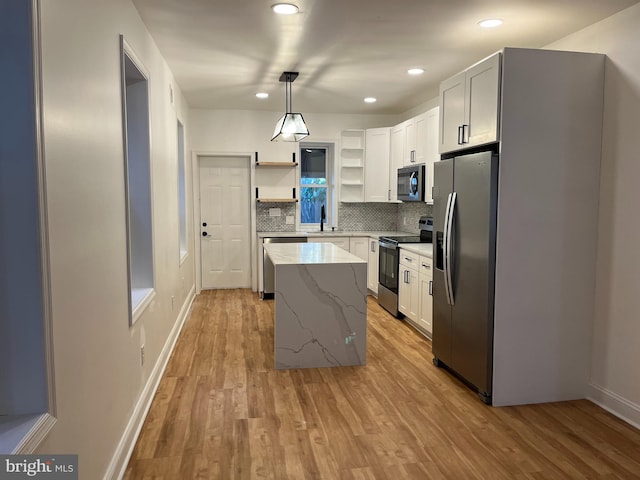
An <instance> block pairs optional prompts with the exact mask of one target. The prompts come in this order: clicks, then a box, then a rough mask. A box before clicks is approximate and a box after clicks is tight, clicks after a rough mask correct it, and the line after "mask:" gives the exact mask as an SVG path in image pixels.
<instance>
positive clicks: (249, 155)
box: [191, 150, 258, 294]
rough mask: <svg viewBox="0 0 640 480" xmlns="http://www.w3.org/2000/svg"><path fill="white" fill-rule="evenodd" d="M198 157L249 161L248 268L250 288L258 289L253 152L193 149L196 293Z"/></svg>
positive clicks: (198, 264) (199, 262) (199, 261)
mask: <svg viewBox="0 0 640 480" xmlns="http://www.w3.org/2000/svg"><path fill="white" fill-rule="evenodd" d="M200 157H226V158H229V157H232V158H237V159H238V161H246V162H248V163H249V165H248V166H249V176H250V178H249V191H248V192H247V195H249V205H250V209H249V215H250V219H249V220H250V223H251V225H250V229H251V231H250V232H249V236H250V243H249V245H250V250H251V251H250V255H251V257H250V259H249V262H250V268H251V290H253V291H254V292H256V291H257V290H258V273H257V269H256V245H257V238H256V202H255V199H254V198H253V197H252V196H251V192H253V191H255V188H256V185H255V152H219V151H195V150H194V151H193V152H192V153H191V172H192V177H191V178H192V179H193V180H192V182H193V183H192V189H191V190H192V192H193V232H192V233H193V238H194V239H196V238H197V239H198V243H197V245H194V253H195V274H196V294H199V293H200V292H201V291H202V258H201V254H200Z"/></svg>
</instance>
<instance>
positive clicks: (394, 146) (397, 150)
mask: <svg viewBox="0 0 640 480" xmlns="http://www.w3.org/2000/svg"><path fill="white" fill-rule="evenodd" d="M404 141H405V131H404V125H403V124H402V123H401V124H399V125H396V126H395V127H391V139H390V142H389V143H390V148H389V201H391V202H396V201H398V169H399V168H400V167H402V166H404Z"/></svg>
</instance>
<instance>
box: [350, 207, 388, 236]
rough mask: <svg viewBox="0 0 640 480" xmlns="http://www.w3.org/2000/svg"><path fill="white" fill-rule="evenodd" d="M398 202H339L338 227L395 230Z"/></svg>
mask: <svg viewBox="0 0 640 480" xmlns="http://www.w3.org/2000/svg"><path fill="white" fill-rule="evenodd" d="M397 222H398V204H396V203H340V204H339V205H338V228H339V229H340V230H344V231H346V232H354V231H370V230H389V231H391V230H396V226H397V225H396V224H397Z"/></svg>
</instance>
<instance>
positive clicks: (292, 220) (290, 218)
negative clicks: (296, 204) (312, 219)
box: [285, 215, 295, 225]
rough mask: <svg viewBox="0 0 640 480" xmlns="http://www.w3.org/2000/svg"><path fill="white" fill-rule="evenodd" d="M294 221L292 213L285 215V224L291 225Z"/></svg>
mask: <svg viewBox="0 0 640 480" xmlns="http://www.w3.org/2000/svg"><path fill="white" fill-rule="evenodd" d="M294 221H295V218H294V217H293V215H287V217H286V218H285V223H286V224H287V225H293V222H294Z"/></svg>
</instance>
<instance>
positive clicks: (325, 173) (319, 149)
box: [300, 144, 333, 226]
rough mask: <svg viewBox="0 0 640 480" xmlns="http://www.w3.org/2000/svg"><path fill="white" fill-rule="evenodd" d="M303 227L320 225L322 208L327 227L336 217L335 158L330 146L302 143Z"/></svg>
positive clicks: (301, 188)
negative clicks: (334, 197)
mask: <svg viewBox="0 0 640 480" xmlns="http://www.w3.org/2000/svg"><path fill="white" fill-rule="evenodd" d="M300 147H301V148H300V159H301V160H300V224H301V225H305V226H309V225H319V224H320V216H321V211H322V206H324V210H325V221H324V223H325V224H331V223H332V220H333V215H332V205H333V202H332V195H333V185H332V183H333V182H332V180H333V178H332V171H333V170H332V164H333V161H332V157H333V148H332V145H329V144H300Z"/></svg>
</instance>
